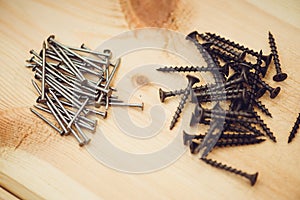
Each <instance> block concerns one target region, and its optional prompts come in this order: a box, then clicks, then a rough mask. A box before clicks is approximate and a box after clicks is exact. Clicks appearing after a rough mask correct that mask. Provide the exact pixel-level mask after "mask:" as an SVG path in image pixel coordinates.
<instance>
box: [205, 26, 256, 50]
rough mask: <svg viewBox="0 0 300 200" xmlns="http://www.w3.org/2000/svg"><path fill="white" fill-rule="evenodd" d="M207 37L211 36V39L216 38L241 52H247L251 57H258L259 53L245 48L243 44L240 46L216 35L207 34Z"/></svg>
mask: <svg viewBox="0 0 300 200" xmlns="http://www.w3.org/2000/svg"><path fill="white" fill-rule="evenodd" d="M206 34H207V35H209V36H210V37H211V38H214V39H216V40H219V41H221V42H223V43H225V44H227V45H230V46H232V47H234V48H236V49H238V50H241V51H247V53H249V54H250V55H252V56H258V54H259V53H258V52H256V51H254V50H253V49H249V48H248V47H245V46H244V45H241V44H238V43H235V42H233V41H230V40H229V39H226V38H224V37H221V36H220V35H216V34H215V33H209V32H207V33H206Z"/></svg>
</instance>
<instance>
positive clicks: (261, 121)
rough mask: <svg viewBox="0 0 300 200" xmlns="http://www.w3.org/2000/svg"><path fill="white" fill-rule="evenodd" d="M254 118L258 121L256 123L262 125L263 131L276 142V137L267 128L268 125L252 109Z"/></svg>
mask: <svg viewBox="0 0 300 200" xmlns="http://www.w3.org/2000/svg"><path fill="white" fill-rule="evenodd" d="M253 114H254V117H255V119H256V120H257V121H258V124H259V125H260V126H261V127H262V129H263V130H264V131H265V133H266V134H267V136H268V137H269V138H270V139H271V140H272V141H273V142H276V137H275V136H274V135H273V133H272V132H271V130H270V129H269V128H268V126H267V125H266V124H265V123H264V121H263V120H262V119H261V118H260V116H259V115H258V114H257V112H255V111H253Z"/></svg>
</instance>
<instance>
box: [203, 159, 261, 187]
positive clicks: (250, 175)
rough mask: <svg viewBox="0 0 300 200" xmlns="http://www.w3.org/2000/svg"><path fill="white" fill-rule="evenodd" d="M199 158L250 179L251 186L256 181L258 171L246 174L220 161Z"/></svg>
mask: <svg viewBox="0 0 300 200" xmlns="http://www.w3.org/2000/svg"><path fill="white" fill-rule="evenodd" d="M201 160H202V161H204V162H205V163H207V164H209V165H211V166H213V167H216V168H219V169H223V170H225V171H228V172H231V173H234V174H237V175H240V176H242V177H245V178H247V179H248V180H249V181H250V183H251V186H253V185H254V184H255V183H256V180H257V176H258V172H256V173H255V174H248V173H246V172H243V171H241V170H237V169H235V168H232V167H230V166H227V165H225V164H222V163H221V162H217V161H215V160H212V159H207V158H201Z"/></svg>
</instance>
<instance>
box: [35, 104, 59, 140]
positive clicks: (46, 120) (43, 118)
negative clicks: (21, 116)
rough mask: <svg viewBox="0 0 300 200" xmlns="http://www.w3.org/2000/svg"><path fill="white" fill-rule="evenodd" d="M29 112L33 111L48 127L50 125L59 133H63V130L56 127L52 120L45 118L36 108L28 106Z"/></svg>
mask: <svg viewBox="0 0 300 200" xmlns="http://www.w3.org/2000/svg"><path fill="white" fill-rule="evenodd" d="M30 110H31V112H33V113H34V114H35V115H36V116H38V117H39V118H41V119H42V120H43V121H44V122H46V123H47V124H48V125H49V126H50V127H52V128H53V129H54V130H56V131H57V132H58V133H59V134H60V135H63V134H64V132H63V130H60V129H59V128H57V127H56V126H55V125H54V124H53V123H52V122H50V121H49V120H48V119H47V118H45V117H44V116H43V115H41V114H40V113H38V112H37V111H36V110H33V109H32V108H30Z"/></svg>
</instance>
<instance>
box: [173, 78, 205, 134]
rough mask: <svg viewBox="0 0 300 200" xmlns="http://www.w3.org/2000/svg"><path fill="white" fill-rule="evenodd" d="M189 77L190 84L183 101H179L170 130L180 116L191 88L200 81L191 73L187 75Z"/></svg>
mask: <svg viewBox="0 0 300 200" xmlns="http://www.w3.org/2000/svg"><path fill="white" fill-rule="evenodd" d="M186 77H187V79H188V86H187V87H186V89H185V92H184V94H183V96H182V98H181V101H180V102H179V105H178V107H177V110H176V112H175V114H174V116H173V119H172V121H171V125H170V130H172V129H173V128H174V126H175V124H176V122H177V120H178V118H179V117H180V113H181V112H182V109H183V108H184V105H185V102H186V100H187V98H188V96H189V94H190V92H191V88H192V86H193V85H194V84H195V83H198V82H199V81H200V80H199V79H198V78H197V77H194V76H191V75H187V76H186Z"/></svg>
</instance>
